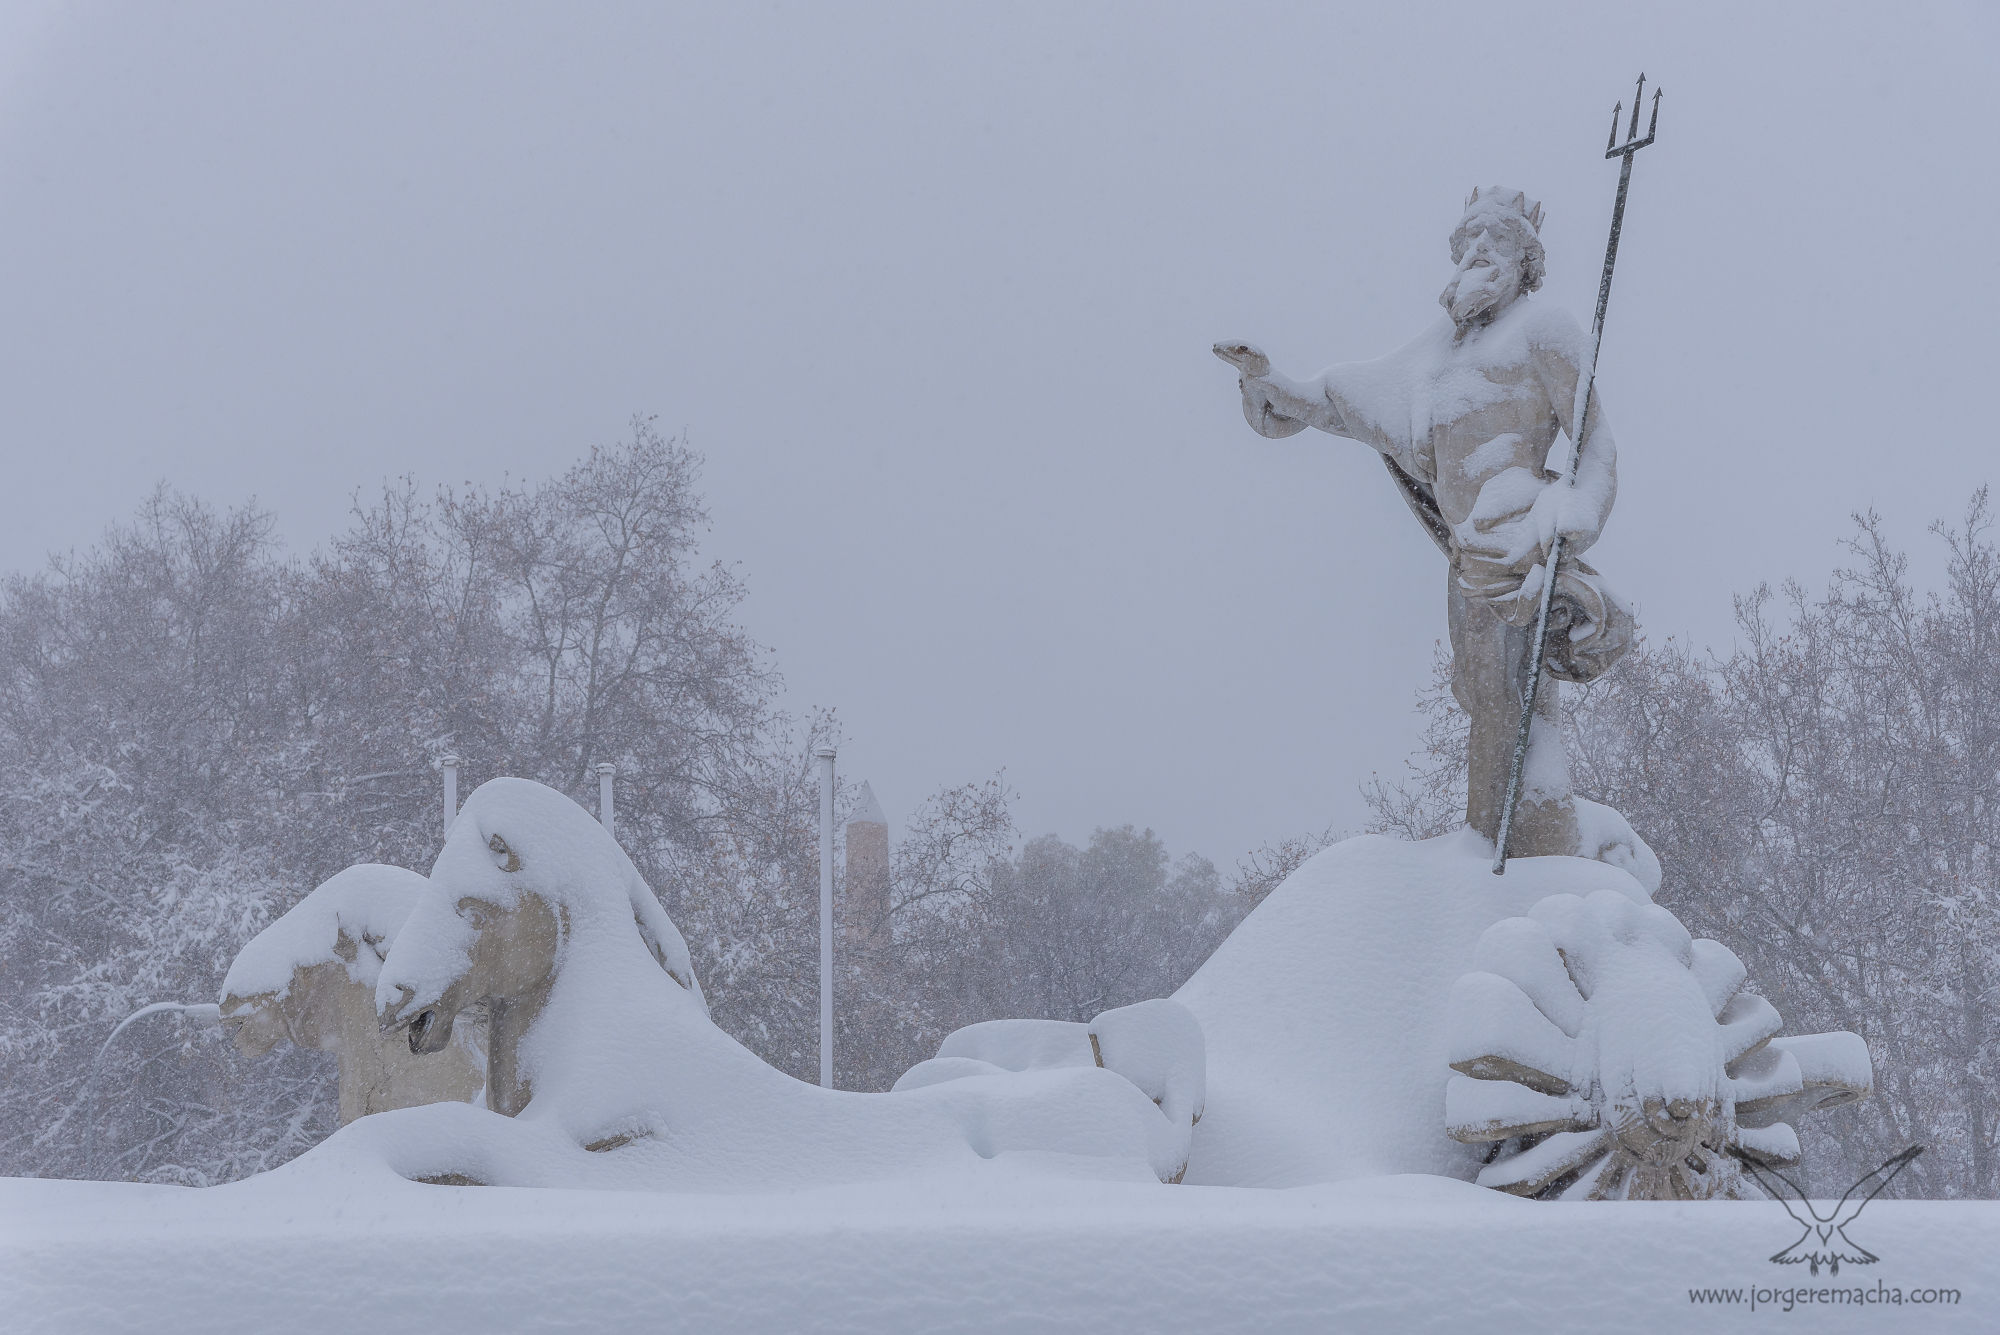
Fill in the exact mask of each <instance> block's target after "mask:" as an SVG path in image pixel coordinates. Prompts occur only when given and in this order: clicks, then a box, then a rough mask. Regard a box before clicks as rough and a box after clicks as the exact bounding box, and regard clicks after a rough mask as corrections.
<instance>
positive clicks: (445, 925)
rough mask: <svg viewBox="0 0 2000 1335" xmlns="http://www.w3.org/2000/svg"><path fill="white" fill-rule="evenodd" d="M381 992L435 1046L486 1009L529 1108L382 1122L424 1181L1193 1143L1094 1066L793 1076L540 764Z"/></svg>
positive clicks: (487, 792)
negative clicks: (750, 1043)
mask: <svg viewBox="0 0 2000 1335" xmlns="http://www.w3.org/2000/svg"><path fill="white" fill-rule="evenodd" d="M642 899H643V900H644V901H646V903H645V904H641V903H640V901H641V900H642ZM646 905H650V910H649V909H648V908H647V907H646ZM642 929H643V930H642ZM649 936H650V937H651V938H652V940H651V941H650V942H649V941H648V940H647V939H646V938H647V937H649ZM663 964H664V965H665V967H664V968H662V967H661V966H662V965H663ZM376 999H377V1003H378V1005H379V1007H380V1011H381V1017H382V1023H383V1027H384V1028H385V1029H389V1030H401V1031H403V1032H406V1033H408V1034H409V1035H410V1039H411V1043H412V1045H413V1046H414V1047H417V1048H424V1047H431V1046H436V1045H438V1044H440V1043H442V1042H443V1041H445V1035H447V1034H448V1033H449V1031H450V1029H451V1027H452V1025H453V1023H454V1022H455V1020H456V1019H457V1017H458V1016H459V1015H460V1014H461V1013H462V1012H463V1010H464V1009H465V1008H466V1007H468V1006H471V1005H475V1004H483V1005H485V1006H487V1007H488V1008H489V1010H490V1012H491V1021H490V1022H491V1024H492V1027H493V1032H494V1037H493V1039H492V1040H491V1042H492V1044H493V1050H494V1056H493V1058H492V1059H491V1061H490V1063H489V1084H490V1085H491V1084H497V1085H500V1086H502V1087H503V1088H504V1091H505V1093H506V1097H505V1098H504V1099H502V1098H495V1099H494V1100H492V1106H493V1107H494V1108H495V1109H498V1110H501V1111H506V1112H510V1113H513V1114H515V1117H514V1118H513V1120H512V1121H511V1122H508V1123H506V1124H504V1125H502V1124H501V1119H497V1118H489V1119H488V1120H487V1121H484V1122H481V1121H478V1120H477V1118H478V1117H479V1116H482V1115H479V1114H474V1113H472V1112H471V1110H464V1109H460V1110H444V1109H421V1110H415V1113H416V1114H417V1115H422V1116H428V1117H429V1119H430V1120H429V1121H428V1122H420V1119H419V1116H416V1115H413V1114H411V1113H399V1114H396V1115H395V1116H394V1117H392V1118H386V1119H379V1118H378V1119H373V1122H372V1131H371V1132H370V1133H369V1136H368V1137H367V1139H370V1140H373V1141H374V1142H375V1143H377V1144H378V1145H379V1146H380V1147H381V1148H382V1149H383V1150H385V1151H387V1152H388V1157H389V1159H390V1161H391V1162H392V1163H395V1164H396V1165H397V1166H398V1171H399V1172H403V1173H404V1174H405V1175H406V1176H414V1177H422V1178H427V1179H429V1180H438V1181H455V1182H456V1181H470V1182H485V1183H495V1184H501V1183H505V1184H512V1185H594V1184H599V1183H602V1184H605V1185H612V1184H616V1185H641V1184H644V1183H645V1182H646V1181H647V1180H649V1179H650V1180H653V1181H656V1182H657V1183H658V1184H660V1185H675V1186H693V1187H710V1188H732V1187H734V1188H743V1187H755V1186H777V1185H792V1184H802V1183H808V1182H834V1181H853V1180H860V1179H866V1178H881V1177H901V1176H907V1175H909V1174H911V1173H913V1172H919V1171H922V1170H923V1169H924V1168H925V1167H926V1166H931V1167H939V1166H945V1165H948V1164H950V1163H954V1162H956V1163H963V1162H966V1161H972V1160H975V1159H977V1158H991V1157H993V1156H994V1155H996V1154H1000V1153H1006V1152H1009V1151H1036V1152H1043V1153H1045V1154H1047V1153H1053V1154H1057V1155H1061V1156H1068V1157H1070V1159H1071V1161H1074V1157H1075V1156H1084V1157H1087V1158H1088V1159H1091V1160H1095V1161H1097V1162H1098V1167H1097V1168H1096V1169H1095V1170H1094V1171H1095V1172H1097V1173H1099V1174H1102V1173H1104V1172H1106V1171H1115V1172H1116V1173H1118V1174H1120V1175H1143V1174H1146V1173H1147V1172H1148V1171H1149V1170H1150V1172H1151V1174H1152V1175H1153V1176H1155V1177H1158V1178H1161V1179H1168V1178H1172V1177H1173V1176H1175V1175H1176V1174H1178V1172H1179V1171H1180V1168H1181V1166H1182V1164H1183V1163H1184V1162H1185V1159H1186V1152H1187V1146H1186V1135H1185V1132H1184V1130H1181V1129H1177V1128H1176V1127H1175V1126H1174V1124H1173V1123H1172V1122H1171V1121H1170V1119H1169V1118H1168V1117H1167V1116H1166V1115H1165V1114H1163V1113H1162V1112H1161V1110H1160V1109H1159V1108H1158V1107H1155V1106H1154V1104H1153V1102H1152V1099H1151V1098H1150V1097H1149V1096H1148V1095H1147V1094H1146V1093H1144V1092H1142V1091H1141V1090H1140V1088H1139V1087H1138V1086H1137V1085H1135V1084H1133V1083H1132V1082H1131V1081H1129V1080H1127V1079H1125V1078H1123V1077H1121V1076H1119V1075H1117V1074H1114V1073H1113V1072H1111V1071H1107V1070H1101V1069H1097V1068H1095V1067H1087V1068H1082V1069H1074V1068H1072V1069H1062V1070H1047V1071H1031V1072H1004V1071H1003V1072H996V1073H995V1074H993V1075H990V1076H979V1077H975V1078H967V1079H959V1080H952V1081H948V1082H945V1083H942V1084H937V1085H933V1086H929V1087H926V1088H923V1089H916V1090H911V1091H908V1092H903V1093H891V1094H859V1093H843V1092H838V1091H833V1090H824V1089H821V1088H819V1087H817V1086H814V1085H807V1084H805V1083H803V1082H801V1081H798V1080H794V1079H793V1078H791V1077H790V1076H788V1075H785V1074H784V1073H783V1072H781V1071H778V1070H776V1069H775V1068H773V1067H771V1066H769V1065H768V1064H766V1063H765V1062H764V1061H763V1060H761V1059H760V1058H758V1057H757V1056H756V1055H754V1054H753V1053H751V1052H750V1051H749V1050H747V1049H746V1048H744V1047H743V1046H742V1045H741V1044H739V1043H738V1042H736V1040H735V1039H733V1038H731V1037H729V1036H728V1035H727V1034H725V1033H724V1032H723V1031H722V1030H721V1029H720V1028H718V1027H717V1026H716V1025H715V1023H714V1022H713V1021H712V1020H711V1019H710V1018H709V1015H708V1009H707V1006H706V1005H705V1004H704V1002H703V999H702V996H701V994H700V992H699V990H698V988H697V987H696V985H695V981H694V974H693V970H692V968H691V967H690V965H689V963H688V956H687V947H686V944H685V943H684V942H683V941H682V939H681V936H680V933H679V931H678V930H676V929H675V928H674V927H673V924H672V923H671V922H670V921H668V920H667V917H666V914H665V913H664V912H663V911H661V910H660V909H659V906H658V903H657V901H654V900H653V898H652V895H651V892H650V891H649V890H647V889H646V887H645V885H644V882H643V880H641V879H640V878H639V877H638V874H637V872H636V871H635V870H634V869H633V868H632V864H631V862H630V860H629V859H627V858H626V856H625V854H624V853H623V852H622V851H621V850H620V849H619V848H618V846H617V843H616V842H615V841H614V840H613V839H612V838H611V836H610V835H609V833H608V832H606V831H605V830H604V828H603V827H602V826H601V825H599V824H598V823H597V822H596V821H595V820H593V819H592V818H591V817H590V816H589V814H588V813H587V812H585V811H584V810H583V809H582V808H581V807H578V806H577V805H576V804H575V803H574V802H571V801H570V800H569V799H568V798H566V797H564V796H563V795H561V794H560V793H557V792H555V791H553V790H551V789H548V788H545V787H543V786H542V785H540V784H536V783H531V782H528V781H526V780H521V779H496V780H493V781H492V782H489V783H487V784H485V785H483V786H482V787H481V788H479V789H478V791H476V792H474V793H473V794H472V796H471V797H470V798H469V799H468V800H467V801H466V803H465V806H464V807H463V808H462V809H461V810H460V812H459V814H458V817H457V819H456V821H455V822H454V824H453V826H452V829H451V833H450V835H449V836H448V837H447V839H446V841H445V846H444V849H443V851H442V852H441V853H439V855H438V859H437V863H436V865H435V866H434V867H433V868H432V871H431V877H430V884H429V888H428V889H427V890H426V892H425V895H424V897H423V899H422V901H421V902H420V903H419V904H418V906H417V908H416V909H415V910H414V911H413V912H412V913H411V914H410V917H409V919H408V921H407V922H406V923H405V925H404V928H403V931H402V932H401V933H400V934H399V935H398V937H397V939H396V944H395V946H394V948H393V949H392V950H391V951H390V952H389V957H388V959H387V960H386V961H385V962H384V964H383V967H382V973H381V978H380V980H379V983H378V985H377V991H376ZM503 1045H504V1046H508V1047H511V1053H512V1055H511V1056H508V1055H505V1054H504V1053H503V1051H502V1049H503ZM468 1119H471V1120H468ZM353 1130H354V1131H356V1132H360V1131H363V1130H364V1128H360V1127H357V1128H354V1129H353ZM344 1139H345V1140H348V1142H349V1143H350V1144H352V1143H356V1142H354V1141H353V1140H352V1139H351V1138H350V1133H349V1132H343V1133H342V1134H341V1136H339V1137H336V1138H335V1141H334V1142H329V1146H331V1145H333V1144H334V1143H336V1142H339V1141H341V1140H344ZM418 1146H422V1147H423V1149H422V1151H421V1152H418V1151H417V1150H416V1149H415V1148H414V1147H418ZM614 1151H615V1152H614ZM1105 1161H1111V1163H1110V1164H1109V1165H1107V1164H1106V1163H1105Z"/></svg>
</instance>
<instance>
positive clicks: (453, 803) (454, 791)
mask: <svg viewBox="0 0 2000 1335" xmlns="http://www.w3.org/2000/svg"><path fill="white" fill-rule="evenodd" d="M438 770H439V772H440V773H442V774H443V775H444V832H445V834H446V835H447V836H448V835H450V834H451V823H452V822H453V821H455V820H457V819H458V757H457V756H455V755H453V754H452V753H451V752H449V751H447V752H445V753H444V754H443V755H441V756H439V757H438Z"/></svg>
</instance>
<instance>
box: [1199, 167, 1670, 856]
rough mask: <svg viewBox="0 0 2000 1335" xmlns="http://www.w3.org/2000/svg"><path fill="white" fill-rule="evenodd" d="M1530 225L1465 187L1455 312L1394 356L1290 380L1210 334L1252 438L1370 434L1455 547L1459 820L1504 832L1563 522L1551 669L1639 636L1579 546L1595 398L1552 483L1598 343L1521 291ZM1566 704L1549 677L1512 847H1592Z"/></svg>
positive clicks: (1531, 216) (1534, 270) (1596, 478)
mask: <svg viewBox="0 0 2000 1335" xmlns="http://www.w3.org/2000/svg"><path fill="white" fill-rule="evenodd" d="M1541 224H1542V207H1541V205H1540V204H1537V203H1533V202H1531V201H1530V200H1528V198H1527V197H1526V196H1525V195H1523V194H1522V193H1521V192H1519V191H1515V190H1505V189H1502V188H1500V187H1497V186H1496V187H1492V188H1489V189H1483V190H1474V191H1473V192H1472V195H1471V197H1470V198H1469V199H1468V200H1467V201H1466V208H1465V216H1464V217H1463V218H1462V219H1461V220H1460V222H1459V224H1458V227H1457V228H1456V229H1455V230H1454V231H1453V232H1452V235H1451V256H1452V260H1453V262H1454V263H1455V264H1456V265H1457V272H1456V273H1455V274H1453V276H1452V279H1451V282H1450V283H1449V284H1448V285H1447V286H1446V287H1445V289H1444V292H1443V293H1442V294H1441V295H1440V296H1439V298H1438V300H1439V303H1440V304H1441V305H1442V306H1443V307H1444V308H1445V312H1446V316H1447V318H1446V319H1444V320H1441V321H1439V322H1438V323H1437V324H1435V325H1434V326H1433V327H1432V328H1431V329H1430V330H1428V331H1427V332H1425V333H1424V334H1423V335H1422V336H1421V337H1419V338H1418V339H1416V340H1415V341H1414V342H1412V343H1410V344H1408V345H1407V346H1405V347H1403V348H1401V349H1399V350H1397V351H1396V352H1393V353H1390V354H1389V355H1388V356H1386V357H1383V358H1380V359H1378V360H1375V361H1368V362H1355V363H1350V364H1347V365H1342V366H1335V367H1333V368H1332V369H1330V370H1328V371H1325V372H1322V373H1321V374H1320V375H1318V376H1315V377H1313V378H1312V379H1310V380H1293V379H1291V378H1289V377H1287V376H1284V375H1282V374H1280V373H1278V372H1277V371H1276V370H1274V369H1273V368H1272V366H1271V361H1270V358H1268V357H1267V356H1265V355H1264V353H1263V352H1262V351H1260V350H1259V349H1258V348H1256V347H1255V346H1253V345H1251V344H1248V343H1220V344H1217V345H1216V348H1215V351H1216V355H1217V356H1219V357H1221V358H1223V359H1224V360H1225V361H1228V362H1230V363H1231V364H1232V365H1234V366H1235V367H1236V368H1237V369H1238V371H1239V372H1240V373H1241V377H1240V381H1239V383H1240V385H1241V388H1242V391H1243V415H1244V416H1245V417H1246V418H1248V419H1249V422H1250V425H1251V426H1252V427H1253V428H1255V429H1256V430H1257V432H1258V433H1259V434H1260V435H1264V436H1268V437H1271V438H1272V439H1279V438H1282V437H1285V436H1290V435H1294V434H1296V433H1298V432H1300V431H1303V430H1305V428H1307V427H1309V426H1310V427H1317V428H1318V429H1320V430H1321V431H1325V432H1328V433H1330V434H1332V435H1336V436H1345V437H1347V438H1349V439H1352V440H1357V441H1360V442H1361V443H1363V444H1365V445H1369V446H1372V447H1373V448H1374V449H1376V450H1378V451H1379V452H1380V453H1381V455H1382V457H1383V459H1384V461H1385V462H1387V464H1388V465H1389V469H1390V472H1391V473H1392V474H1394V476H1395V478H1396V481H1397V483H1398V485H1399V487H1400V488H1401V489H1402V492H1403V495H1404V497H1405V499H1406V500H1408V501H1409V503H1410V506H1411V508H1412V509H1413V510H1414V511H1415V512H1416V514H1417V517H1418V518H1419V519H1420V520H1422V521H1423V523H1424V526H1425V528H1426V530H1427V531H1428V532H1429V534H1430V536H1431V538H1432V540H1433V541H1434V542H1436V543H1437V545H1438V547H1439V548H1440V549H1441V550H1442V551H1443V552H1444V554H1445V556H1446V558H1447V559H1448V560H1449V561H1450V572H1449V579H1448V581H1447V589H1448V599H1449V614H1450V627H1451V647H1452V694H1453V695H1454V696H1455V697H1456V698H1457V700H1458V703H1459V705H1460V706H1461V707H1463V708H1464V710H1465V712H1466V713H1467V714H1468V715H1470V716H1471V719H1472V733H1471V739H1470V746H1469V749H1468V759H1469V771H1470V772H1469V775H1468V779H1469V782H1468V784H1467V790H1466V821H1467V823H1468V824H1470V825H1471V826H1472V827H1473V828H1474V829H1476V830H1478V831H1479V832H1480V833H1481V834H1483V835H1485V836H1486V837H1487V838H1488V839H1492V838H1494V837H1495V836H1496V835H1497V834H1498V832H1499V828H1500V821H1501V808H1502V805H1503V803H1504V801H1505V796H1506V792H1507V780H1508V771H1509V768H1510V766H1511V764H1512V761H1513V753H1514V744H1515V737H1516V730H1517V727H1518V725H1519V723H1520V718H1521V710H1522V701H1523V699H1524V698H1525V697H1526V684H1527V679H1528V674H1529V658H1530V654H1531V651H1532V639H1533V630H1534V623H1535V618H1536V613H1537V608H1538V606H1539V602H1540V598H1541V592H1542V581H1543V578H1544V571H1545V570H1546V569H1547V563H1548V553H1549V549H1550V547H1551V545H1552V542H1553V540H1554V539H1555V537H1556V535H1557V534H1561V535H1562V538H1563V549H1562V559H1561V561H1560V562H1559V567H1560V568H1559V571H1558V574H1557V576H1556V586H1555V591H1554V597H1553V601H1552V603H1551V606H1550V631H1549V639H1548V647H1547V652H1546V659H1545V663H1544V670H1545V672H1546V673H1547V674H1548V676H1550V677H1552V678H1554V679H1555V680H1558V681H1571V682H1587V681H1590V680H1592V679H1594V678H1595V677H1597V676H1598V675H1599V674H1600V673H1602V672H1603V671H1604V670H1605V669H1607V668H1608V667H1610V666H1611V665H1612V664H1613V663H1615V662H1616V661H1617V660H1618V659H1619V657H1620V656H1621V655H1623V654H1624V652H1625V651H1626V649H1627V648H1629V647H1630V645H1631V642H1632V634H1633V623H1632V617H1631V614H1630V613H1629V612H1628V611H1627V610H1626V608H1625V607H1624V605H1623V604H1622V603H1620V602H1619V601H1618V599H1617V598H1616V597H1615V596H1614V595H1613V594H1612V593H1611V591H1610V590H1609V589H1607V588H1606V587H1605V585H1604V582H1603V581H1602V579H1600V578H1599V576H1598V574H1597V572H1596V571H1594V570H1592V569H1591V568H1590V567H1589V566H1588V565H1585V564H1584V563H1583V562H1582V561H1581V560H1579V559H1577V558H1578V557H1579V556H1580V554H1581V553H1582V552H1583V551H1584V550H1585V549H1587V548H1588V547H1590V545H1591V544H1592V543H1594V542H1595V541H1596V540H1597V536H1598V533H1599V532H1600V531H1601V530H1602V528H1603V526H1604V521H1605V519H1606V517H1607V516H1608V515H1609V514H1610V513H1611V504H1612V500H1613V498H1614V496H1615V495H1616V492H1617V447H1616V445H1615V444H1614V443H1613V441H1612V438H1611V431H1610V428H1609V426H1608V424H1607V423H1606V420H1605V414H1604V410H1603V402H1602V399H1601V398H1598V399H1596V400H1595V401H1594V402H1593V404H1592V406H1591V408H1590V411H1589V422H1588V426H1587V429H1586V430H1585V432H1584V438H1583V441H1582V453H1581V455H1580V457H1579V458H1578V460H1577V469H1576V481H1575V485H1574V486H1569V485H1563V484H1562V482H1561V479H1562V478H1563V477H1564V475H1565V473H1566V472H1567V468H1568V463H1569V460H1568V458H1567V456H1566V453H1565V452H1566V450H1567V449H1568V448H1570V443H1571V442H1572V441H1574V438H1575V426H1576V424H1575V422H1574V421H1573V420H1572V418H1573V417H1574V415H1575V405H1576V401H1577V392H1576V391H1577V380H1578V377H1579V376H1580V375H1581V374H1583V368H1584V367H1585V365H1586V364H1587V363H1588V361H1589V358H1590V345H1589V340H1588V339H1587V337H1586V335H1585V334H1584V331H1583V330H1582V329H1581V328H1580V327H1578V325H1577V323H1576V321H1575V320H1573V319H1572V318H1571V317H1570V316H1569V314H1568V313H1567V312H1565V311H1562V310H1560V309H1558V308H1556V307H1553V306H1549V305H1546V304H1543V303H1539V302H1536V301H1534V300H1533V299H1532V298H1531V296H1530V294H1531V293H1533V292H1534V291H1535V290H1536V289H1538V288H1539V287H1541V285H1542V275H1543V268H1544V258H1543V251H1542V243H1541V237H1540V231H1541ZM1559 717H1560V715H1559V706H1558V703H1557V693H1556V691H1555V690H1554V689H1548V688H1544V689H1543V690H1542V691H1541V692H1540V693H1539V695H1538V696H1537V699H1536V704H1535V720H1534V725H1533V728H1532V730H1531V733H1530V737H1529V744H1528V752H1527V760H1526V765H1525V767H1524V771H1523V781H1522V788H1521V797H1520V803H1519V806H1518V808H1517V809H1516V811H1515V815H1514V823H1513V828H1512V832H1511V838H1510V841H1509V843H1510V848H1511V851H1512V853H1513V855H1515V856H1535V855H1543V854H1557V855H1560V854H1574V853H1577V852H1579V851H1581V852H1583V853H1584V855H1585V856H1589V855H1591V853H1592V852H1593V851H1594V850H1590V849H1583V850H1579V847H1578V832H1577V816H1576V805H1575V801H1574V799H1573V797H1572V794H1571V791H1570V780H1569V766H1568V762H1567V760H1566V758H1565V757H1564V755H1563V750H1562V742H1561V737H1560V730H1559V726H1558V720H1559Z"/></svg>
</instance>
